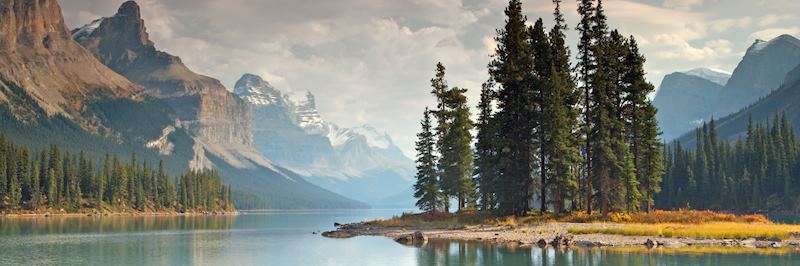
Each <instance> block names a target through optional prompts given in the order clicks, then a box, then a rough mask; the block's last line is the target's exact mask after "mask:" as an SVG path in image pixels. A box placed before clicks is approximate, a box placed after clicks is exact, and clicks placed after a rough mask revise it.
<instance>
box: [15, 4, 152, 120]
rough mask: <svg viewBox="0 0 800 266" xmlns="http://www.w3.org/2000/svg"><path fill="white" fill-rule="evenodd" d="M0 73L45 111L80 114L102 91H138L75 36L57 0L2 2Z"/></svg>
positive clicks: (117, 94) (122, 93)
mask: <svg viewBox="0 0 800 266" xmlns="http://www.w3.org/2000/svg"><path fill="white" fill-rule="evenodd" d="M0 76H2V78H3V79H5V80H7V81H11V82H14V83H16V84H17V85H19V86H21V87H22V88H24V89H25V90H26V91H27V93H28V94H30V95H31V96H32V98H34V99H36V101H37V103H38V104H39V106H40V107H42V109H44V110H45V111H46V112H48V113H50V114H53V113H65V114H68V116H69V115H70V114H72V115H74V116H76V117H77V116H80V115H81V114H80V111H79V110H80V109H81V107H82V106H83V103H84V101H86V100H88V99H87V98H90V97H96V96H97V95H98V92H100V93H102V94H105V95H107V96H111V97H133V96H134V95H136V94H138V93H139V92H140V90H139V88H138V87H136V86H135V85H133V84H132V83H130V82H129V81H128V80H127V79H125V78H123V77H121V76H119V75H117V74H116V73H114V72H113V71H111V70H109V69H108V68H107V67H105V66H103V65H102V64H101V63H99V62H97V60H96V59H95V58H94V57H93V56H92V55H91V54H89V53H88V52H86V50H84V49H83V48H81V47H80V45H79V44H77V43H76V42H75V41H73V40H72V38H71V35H70V32H69V30H68V29H67V27H66V25H65V24H64V17H63V16H62V14H61V7H60V6H59V4H58V1H57V0H4V1H0ZM0 87H2V85H0ZM3 98H4V97H3V95H2V92H0V99H3Z"/></svg>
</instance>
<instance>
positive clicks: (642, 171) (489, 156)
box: [415, 0, 664, 215]
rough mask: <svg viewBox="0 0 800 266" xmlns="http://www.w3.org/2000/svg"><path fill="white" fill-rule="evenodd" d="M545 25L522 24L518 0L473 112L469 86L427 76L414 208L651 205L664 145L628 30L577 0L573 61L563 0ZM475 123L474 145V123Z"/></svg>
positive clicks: (506, 210)
mask: <svg viewBox="0 0 800 266" xmlns="http://www.w3.org/2000/svg"><path fill="white" fill-rule="evenodd" d="M553 3H554V4H555V11H554V13H553V14H554V17H555V20H554V26H553V27H552V28H551V29H550V30H547V29H546V28H545V26H544V23H543V21H542V19H538V20H536V22H534V23H530V24H529V23H528V21H527V18H526V17H525V16H524V15H523V14H522V4H521V3H520V1H518V0H511V1H509V5H508V8H507V9H506V10H505V14H506V16H507V19H506V24H505V26H504V27H503V28H501V29H499V30H497V36H496V37H495V41H496V43H497V48H496V49H495V53H494V55H493V56H492V61H491V62H490V63H489V66H488V68H489V69H488V70H489V76H490V79H489V80H488V81H487V82H486V83H485V84H484V85H483V88H482V90H481V99H480V104H479V106H478V120H477V122H473V121H471V120H470V111H469V107H468V106H467V105H466V103H467V100H466V96H465V92H466V90H465V89H463V88H449V87H448V85H447V82H446V79H445V68H444V66H443V65H442V64H441V63H440V64H438V65H437V67H436V72H435V78H433V79H432V80H431V85H432V87H433V91H432V94H433V95H434V97H435V98H436V100H437V106H435V108H432V109H430V110H427V109H426V110H425V112H424V117H423V120H422V123H421V124H422V132H420V133H419V135H418V137H419V140H418V142H417V144H416V149H417V152H418V157H417V160H416V161H417V166H418V167H417V170H418V171H417V183H416V184H415V190H416V194H415V196H416V197H417V198H418V199H419V200H418V202H417V205H418V206H419V207H420V208H422V209H423V210H426V211H433V212H436V211H449V208H448V207H449V206H450V200H451V199H453V198H454V199H457V201H458V203H457V206H458V209H459V210H462V209H465V208H479V209H483V210H491V211H496V212H498V213H502V214H512V215H524V214H526V213H528V212H529V211H531V210H533V209H534V208H535V207H534V206H532V205H534V204H535V203H537V202H538V203H539V206H538V209H539V211H540V212H542V213H544V212H546V211H548V208H549V207H550V206H552V208H553V211H554V212H556V213H557V214H561V213H564V212H567V211H578V210H582V211H586V212H588V213H589V214H591V213H592V210H593V209H594V208H596V207H595V206H599V209H600V211H601V213H602V214H603V215H607V214H608V213H610V212H633V211H639V210H643V209H645V210H650V208H652V206H653V204H654V199H655V195H656V194H657V193H658V192H659V191H660V184H661V178H662V175H663V171H664V167H663V155H662V151H663V144H662V143H660V141H659V140H658V136H659V134H660V132H659V130H658V125H657V122H656V120H655V114H656V109H655V108H654V107H653V105H652V103H651V102H650V100H649V99H648V98H647V95H648V94H650V93H652V92H653V91H654V87H653V86H652V85H651V84H649V83H648V82H647V81H646V80H645V72H644V69H643V65H644V62H645V59H644V56H643V55H641V54H640V53H639V49H638V45H637V43H636V40H635V39H634V38H633V37H625V36H623V35H622V34H621V33H620V32H618V31H616V30H612V29H609V27H608V25H607V18H606V15H605V11H604V9H603V4H602V1H599V0H597V1H594V0H580V1H578V9H577V10H578V13H579V15H580V22H579V23H578V25H577V27H576V30H577V31H578V33H579V35H580V40H579V44H578V47H577V49H578V53H577V56H576V58H577V61H578V62H576V63H575V64H574V65H573V64H572V63H571V62H570V58H571V55H570V51H569V48H568V47H567V45H566V41H565V31H566V30H567V29H568V27H567V25H566V24H565V21H564V17H563V14H562V13H561V1H560V0H554V1H553ZM473 128H476V129H477V135H476V136H475V138H476V140H475V147H474V149H473V148H472V147H471V145H472V142H473V136H472V135H471V130H472V129H473Z"/></svg>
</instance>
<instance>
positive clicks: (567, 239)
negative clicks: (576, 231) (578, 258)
mask: <svg viewBox="0 0 800 266" xmlns="http://www.w3.org/2000/svg"><path fill="white" fill-rule="evenodd" d="M573 238H574V236H573V235H571V234H565V235H557V236H556V237H555V238H553V242H552V245H553V246H554V247H559V246H569V245H571V244H572V239H573Z"/></svg>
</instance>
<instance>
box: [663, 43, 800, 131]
mask: <svg viewBox="0 0 800 266" xmlns="http://www.w3.org/2000/svg"><path fill="white" fill-rule="evenodd" d="M798 64H800V40H798V39H796V38H794V37H792V36H791V35H781V36H778V37H776V38H774V39H772V40H770V41H762V40H756V41H755V43H753V45H751V46H750V48H748V49H747V52H746V53H745V55H744V57H743V58H742V61H740V62H739V64H738V65H737V66H736V69H735V70H734V71H733V73H732V74H731V75H730V76H728V74H727V73H723V72H721V71H716V70H711V69H707V68H699V69H693V70H690V71H686V72H678V73H673V74H670V75H667V76H665V77H664V80H663V82H662V83H661V87H660V88H659V90H658V93H657V94H656V97H655V99H654V101H653V102H654V104H655V106H656V107H657V108H658V110H659V112H658V115H657V118H658V121H659V126H660V127H661V129H662V130H663V131H664V135H663V136H662V139H664V140H666V141H670V140H673V139H675V138H677V137H679V136H681V135H682V134H684V133H686V132H687V131H690V130H692V129H694V128H696V127H697V126H698V125H700V124H702V122H704V121H709V120H710V119H711V118H712V117H716V118H720V117H724V116H726V115H729V114H731V113H734V112H736V111H739V110H741V109H743V108H745V107H747V106H748V105H750V104H753V103H754V102H756V101H758V100H759V99H761V98H763V97H765V96H767V95H768V94H769V93H770V92H772V91H773V90H775V89H777V88H778V87H780V86H781V84H782V81H783V79H784V77H786V75H787V73H789V71H791V70H792V69H794V68H795V67H797V66H798Z"/></svg>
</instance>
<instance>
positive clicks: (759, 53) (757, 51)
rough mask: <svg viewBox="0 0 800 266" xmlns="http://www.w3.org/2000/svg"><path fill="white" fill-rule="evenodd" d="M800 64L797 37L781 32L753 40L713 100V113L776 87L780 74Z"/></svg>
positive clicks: (729, 109) (738, 105)
mask: <svg viewBox="0 0 800 266" xmlns="http://www.w3.org/2000/svg"><path fill="white" fill-rule="evenodd" d="M798 64H800V40H798V39H797V38H795V37H792V36H791V35H781V36H778V37H775V38H774V39H772V40H770V41H761V40H758V41H756V42H755V43H754V44H753V45H752V46H750V48H748V49H747V52H746V53H745V55H744V58H742V61H741V62H739V64H738V65H737V66H736V69H735V70H734V71H733V75H732V76H731V79H730V80H729V81H728V83H727V84H726V85H725V88H723V89H722V90H721V91H720V95H719V98H718V100H717V102H716V109H717V110H716V112H715V113H714V115H715V116H716V117H723V116H725V115H728V114H731V113H734V112H736V111H739V110H741V109H742V108H745V107H747V106H748V105H750V104H752V103H754V102H756V101H757V100H759V99H760V98H763V97H765V96H767V95H768V94H770V93H771V92H772V91H774V90H776V89H778V87H780V86H781V85H782V84H781V82H782V81H783V79H784V77H786V75H787V74H788V73H789V71H791V70H792V69H794V68H795V67H797V65H798Z"/></svg>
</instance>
